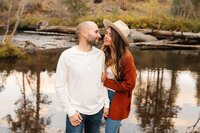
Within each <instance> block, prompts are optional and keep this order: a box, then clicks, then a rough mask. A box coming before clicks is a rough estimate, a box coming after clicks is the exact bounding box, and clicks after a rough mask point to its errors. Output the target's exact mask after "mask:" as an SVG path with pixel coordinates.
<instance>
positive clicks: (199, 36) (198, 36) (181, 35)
mask: <svg viewBox="0 0 200 133" xmlns="http://www.w3.org/2000/svg"><path fill="white" fill-rule="evenodd" d="M138 31H139V32H142V33H144V34H150V35H153V36H155V37H157V38H160V39H162V38H168V37H174V38H176V39H177V38H178V39H185V40H186V41H187V40H199V41H200V33H192V32H176V31H161V30H151V29H139V30H138Z"/></svg>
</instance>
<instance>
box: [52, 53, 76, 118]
mask: <svg viewBox="0 0 200 133" xmlns="http://www.w3.org/2000/svg"><path fill="white" fill-rule="evenodd" d="M67 71H68V69H67V63H66V55H65V54H64V53H62V55H61V56H60V58H59V61H58V64H57V69H56V83H55V88H56V94H57V97H58V99H59V102H60V104H61V107H62V108H63V110H64V111H65V112H66V113H67V114H68V116H72V115H73V114H74V113H75V112H76V111H75V110H74V109H73V107H72V106H71V104H70V101H69V98H68V93H67V92H68V91H66V89H67V87H66V86H67Z"/></svg>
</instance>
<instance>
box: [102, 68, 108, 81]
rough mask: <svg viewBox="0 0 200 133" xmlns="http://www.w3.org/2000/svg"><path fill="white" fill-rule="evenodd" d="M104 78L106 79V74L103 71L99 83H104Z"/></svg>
mask: <svg viewBox="0 0 200 133" xmlns="http://www.w3.org/2000/svg"><path fill="white" fill-rule="evenodd" d="M106 78H107V72H106V71H104V72H102V74H101V81H102V82H104V81H105V80H106Z"/></svg>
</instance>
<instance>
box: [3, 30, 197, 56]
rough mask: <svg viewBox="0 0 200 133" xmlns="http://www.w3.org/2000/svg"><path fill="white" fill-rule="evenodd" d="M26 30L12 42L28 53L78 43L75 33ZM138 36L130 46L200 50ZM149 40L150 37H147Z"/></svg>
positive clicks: (190, 46)
mask: <svg viewBox="0 0 200 133" xmlns="http://www.w3.org/2000/svg"><path fill="white" fill-rule="evenodd" d="M33 33H34V32H33V31H31V32H26V33H18V34H16V35H15V36H13V38H12V44H13V45H14V46H16V47H18V48H20V49H21V50H25V51H27V52H28V53H32V52H35V51H37V50H48V49H67V48H70V47H72V46H75V45H76V44H77V43H78V40H77V37H76V35H74V34H63V33H62V34H61V33H54V32H48V34H47V32H39V33H35V34H33ZM148 37H149V35H143V38H145V39H147V38H148ZM2 39H3V35H0V40H2ZM134 40H138V36H136V33H135V32H134V33H133V35H132V36H129V42H130V48H136V49H140V50H152V49H153V50H181V49H184V50H200V45H192V44H189V45H186V44H184V45H183V44H176V43H177V42H176V41H169V40H166V39H164V40H152V41H145V40H143V41H140V42H135V41H134ZM147 40H148V39H147ZM102 43H103V37H102V38H101V40H100V43H99V44H98V46H97V47H101V45H102Z"/></svg>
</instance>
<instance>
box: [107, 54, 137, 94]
mask: <svg viewBox="0 0 200 133" xmlns="http://www.w3.org/2000/svg"><path fill="white" fill-rule="evenodd" d="M122 74H123V75H124V78H123V81H122V82H119V83H117V82H116V81H115V80H113V79H109V78H106V80H105V81H104V86H106V87H108V88H110V89H113V90H115V91H132V90H133V88H134V87H135V83H136V76H137V74H136V68H135V65H134V62H133V58H132V55H131V54H127V55H125V57H124V61H123V63H122Z"/></svg>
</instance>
